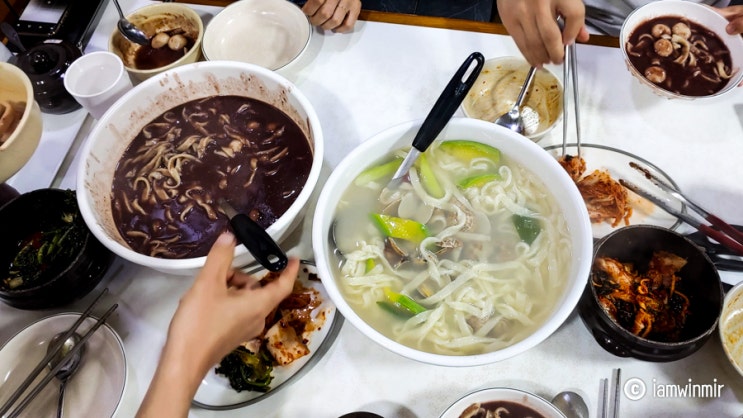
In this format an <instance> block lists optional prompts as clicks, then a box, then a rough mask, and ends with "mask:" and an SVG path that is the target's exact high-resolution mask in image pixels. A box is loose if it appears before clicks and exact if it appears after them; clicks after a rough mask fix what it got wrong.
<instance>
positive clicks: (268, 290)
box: [256, 258, 299, 310]
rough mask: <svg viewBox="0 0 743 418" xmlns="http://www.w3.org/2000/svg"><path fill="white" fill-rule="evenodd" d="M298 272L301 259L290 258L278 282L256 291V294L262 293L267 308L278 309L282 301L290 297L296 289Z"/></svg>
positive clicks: (275, 281)
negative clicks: (295, 282)
mask: <svg viewBox="0 0 743 418" xmlns="http://www.w3.org/2000/svg"><path fill="white" fill-rule="evenodd" d="M298 272H299V259H296V258H290V259H289V263H288V264H287V265H286V268H285V269H284V271H282V272H281V274H280V275H279V277H278V278H277V279H276V280H274V281H272V282H270V283H268V284H266V285H265V286H263V287H262V288H260V289H257V290H256V292H259V293H262V295H261V300H262V301H263V302H265V303H266V306H268V307H270V309H269V310H271V309H273V308H274V307H276V306H277V305H278V304H279V303H280V302H281V301H282V300H284V299H286V297H287V296H289V294H290V293H291V292H292V289H293V288H294V281H295V280H296V278H297V273H298Z"/></svg>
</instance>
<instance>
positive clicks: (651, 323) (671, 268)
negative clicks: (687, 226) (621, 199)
mask: <svg viewBox="0 0 743 418" xmlns="http://www.w3.org/2000/svg"><path fill="white" fill-rule="evenodd" d="M722 301H723V291H722V282H721V280H720V276H719V274H718V272H717V269H716V268H715V266H714V264H713V263H712V261H711V260H710V259H709V257H708V256H707V255H706V253H705V252H704V250H703V249H701V248H699V247H697V246H696V245H695V244H694V243H693V242H691V241H690V240H689V239H687V238H686V237H685V236H683V235H680V234H678V233H676V232H674V231H671V230H669V229H666V228H662V227H657V226H652V225H632V226H627V227H624V228H621V229H618V230H616V231H614V232H612V233H611V234H609V235H607V236H605V237H604V238H603V239H601V240H600V241H598V242H597V243H596V245H595V247H594V258H593V264H592V267H591V274H590V276H589V280H588V283H587V284H586V288H585V290H584V292H583V295H582V296H581V300H580V302H579V303H578V312H579V314H580V317H581V319H582V320H583V323H584V324H585V325H586V327H587V328H588V329H589V331H591V333H592V334H593V336H594V338H595V339H596V341H597V342H598V343H599V345H601V347H603V348H604V349H605V350H606V351H608V352H610V353H612V354H614V355H617V356H620V357H634V358H637V359H640V360H646V361H656V362H665V361H673V360H678V359H681V358H683V357H686V356H688V355H690V354H692V353H694V352H695V351H697V350H698V349H699V348H700V347H702V345H704V343H705V342H706V341H707V340H708V339H709V337H710V336H711V335H712V333H713V332H714V330H715V328H716V327H717V321H718V319H719V317H720V312H721V310H722Z"/></svg>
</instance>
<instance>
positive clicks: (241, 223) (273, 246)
mask: <svg viewBox="0 0 743 418" xmlns="http://www.w3.org/2000/svg"><path fill="white" fill-rule="evenodd" d="M218 203H219V206H220V207H221V208H222V211H223V212H224V213H225V215H227V218H228V219H229V220H230V225H232V230H233V231H234V232H235V236H236V237H237V239H238V240H239V241H240V242H241V243H242V244H243V245H244V246H245V248H247V249H248V251H250V254H252V255H253V257H255V259H256V260H257V261H258V262H259V263H260V264H261V265H262V266H263V267H265V268H266V269H267V270H269V271H281V270H283V269H284V268H285V267H286V265H287V263H288V260H287V258H286V253H284V250H282V249H281V247H279V245H278V244H277V243H276V241H274V240H273V238H271V236H270V235H268V232H266V230H265V229H263V228H262V227H261V226H260V225H258V224H257V223H256V222H255V221H254V220H252V219H250V217H249V216H248V215H246V214H244V213H239V212H237V210H235V208H233V207H232V205H230V204H229V203H228V202H227V201H226V200H224V199H219V202H218Z"/></svg>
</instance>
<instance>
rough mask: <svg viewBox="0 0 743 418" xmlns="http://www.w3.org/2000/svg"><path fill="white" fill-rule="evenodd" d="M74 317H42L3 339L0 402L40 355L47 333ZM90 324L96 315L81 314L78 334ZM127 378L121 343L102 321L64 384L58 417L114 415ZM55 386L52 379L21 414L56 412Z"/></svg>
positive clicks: (67, 325)
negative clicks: (73, 372)
mask: <svg viewBox="0 0 743 418" xmlns="http://www.w3.org/2000/svg"><path fill="white" fill-rule="evenodd" d="M79 317H80V314H78V313H63V314H57V315H54V316H49V317H46V318H44V319H41V320H39V321H38V322H35V323H33V324H31V325H29V326H28V327H26V328H25V329H23V330H22V331H20V332H19V333H18V334H16V335H15V336H13V338H11V339H10V340H9V341H8V342H7V343H5V345H4V346H3V347H2V349H0V388H2V390H0V405H3V404H4V403H5V401H6V400H7V399H8V398H9V397H10V396H11V394H12V393H13V392H14V391H15V389H16V388H17V387H18V386H19V385H20V384H21V382H23V381H24V380H25V379H26V377H27V376H28V375H29V374H30V373H31V371H32V370H33V369H34V368H35V367H36V365H37V364H38V363H39V362H40V361H41V360H42V359H43V358H44V356H45V355H46V351H47V344H48V342H49V340H50V339H51V338H52V336H54V335H55V334H57V333H59V332H63V331H65V330H67V329H68V328H70V327H71V326H72V325H73V324H74V323H75V321H76V320H77V319H78V318H79ZM95 322H96V319H95V318H91V317H88V318H86V319H85V321H84V322H83V323H82V324H81V325H80V328H78V333H81V334H85V332H86V331H87V330H88V329H90V328H91V327H92V326H93V325H94V324H95ZM46 372H47V370H44V371H42V372H41V374H40V375H39V377H37V378H36V380H34V383H33V384H32V385H33V386H35V385H36V383H38V382H40V381H41V379H42V378H43V376H44V375H45V374H46ZM126 380H127V367H126V358H125V355H124V345H123V344H122V342H121V339H120V338H119V336H118V335H117V334H116V332H115V331H114V330H113V328H111V327H110V326H109V325H108V324H104V325H103V326H101V327H100V328H99V329H98V330H96V331H95V332H94V333H93V334H91V336H90V338H89V339H88V340H87V342H86V346H85V354H84V355H83V361H82V363H81V365H80V368H79V369H78V370H77V372H76V373H75V374H74V375H73V376H72V377H71V378H70V379H69V381H68V383H67V386H66V389H65V395H64V403H63V407H62V408H63V409H62V416H66V417H71V416H75V417H81V418H86V417H87V418H101V417H111V416H113V415H114V414H115V412H116V410H117V409H118V407H119V403H120V401H121V398H122V396H123V394H124V390H125V387H126ZM59 384H60V383H59V381H58V380H57V379H54V380H52V381H51V382H49V384H48V385H46V386H45V387H44V389H43V390H41V392H39V394H38V396H36V397H35V398H34V399H33V400H32V401H31V402H30V403H29V404H28V406H27V407H26V408H25V409H24V410H23V415H21V416H27V417H39V418H44V417H54V416H57V401H58V398H59ZM21 399H23V398H21ZM17 406H18V403H15V407H17Z"/></svg>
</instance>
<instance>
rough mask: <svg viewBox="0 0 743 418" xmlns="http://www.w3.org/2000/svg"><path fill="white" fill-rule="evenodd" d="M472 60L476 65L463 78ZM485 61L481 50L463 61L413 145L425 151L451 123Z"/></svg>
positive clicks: (424, 122) (427, 117)
mask: <svg viewBox="0 0 743 418" xmlns="http://www.w3.org/2000/svg"><path fill="white" fill-rule="evenodd" d="M472 62H476V65H475V67H474V68H473V69H472V72H471V73H470V75H469V76H468V77H467V79H466V80H462V78H463V77H464V75H465V73H466V72H467V70H468V69H469V68H470V67H471V66H472ZM484 63H485V57H483V55H482V54H481V53H479V52H473V53H472V54H470V56H469V57H467V59H466V60H464V63H462V65H461V66H460V67H459V69H458V70H457V72H456V73H455V74H454V77H452V79H451V81H449V84H447V85H446V88H444V91H443V92H441V96H439V98H438V99H437V100H436V103H435V104H434V105H433V108H431V111H430V112H429V113H428V116H426V119H425V120H424V121H423V124H422V125H421V128H420V129H419V130H418V133H417V134H416V135H415V139H413V146H414V147H415V148H416V149H417V150H418V151H420V152H425V151H426V149H427V148H428V146H429V145H431V143H432V142H433V140H434V139H436V137H437V136H438V135H439V133H440V132H441V130H442V129H444V126H446V124H447V123H449V119H451V117H452V115H454V112H456V110H457V108H458V107H459V105H460V104H461V103H462V100H464V97H465V96H466V95H467V92H469V91H470V88H472V86H473V85H474V84H475V80H477V76H478V75H480V70H482V66H483V64H484Z"/></svg>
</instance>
